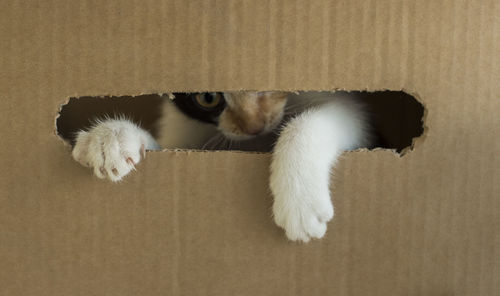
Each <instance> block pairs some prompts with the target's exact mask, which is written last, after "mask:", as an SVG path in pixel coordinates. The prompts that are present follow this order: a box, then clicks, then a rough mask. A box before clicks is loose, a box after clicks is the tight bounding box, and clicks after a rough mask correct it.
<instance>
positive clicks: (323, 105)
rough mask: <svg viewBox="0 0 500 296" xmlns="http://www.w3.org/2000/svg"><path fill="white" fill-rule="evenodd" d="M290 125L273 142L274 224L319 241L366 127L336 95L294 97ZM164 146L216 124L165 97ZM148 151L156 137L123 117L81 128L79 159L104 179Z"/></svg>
mask: <svg viewBox="0 0 500 296" xmlns="http://www.w3.org/2000/svg"><path fill="white" fill-rule="evenodd" d="M290 111H291V112H293V113H296V114H298V115H296V116H295V117H292V119H290V120H289V121H288V122H285V124H284V127H283V129H282V131H281V133H280V135H279V138H278V141H277V142H276V145H275V148H274V152H273V157H272V163H271V178H270V188H271V191H272V193H273V196H274V204H273V214H274V220H275V222H276V224H277V225H279V226H280V227H282V228H284V229H285V232H286V235H287V237H288V238H289V239H290V240H299V241H304V242H307V241H309V240H310V239H311V238H321V237H323V236H324V235H325V232H326V228H327V226H326V223H327V222H328V221H329V220H331V219H332V217H333V204H332V201H331V198H330V188H329V185H330V184H329V181H330V171H331V169H332V167H333V166H334V165H335V162H336V160H337V158H338V156H339V155H340V154H341V152H342V151H343V150H350V149H356V148H359V147H366V146H367V145H368V144H369V132H368V130H369V127H368V126H367V119H366V116H365V113H364V111H363V106H362V105H361V104H359V103H358V102H357V101H356V100H355V98H353V97H351V96H349V97H342V96H338V95H335V94H334V95H332V94H331V93H323V92H309V93H301V94H294V95H291V96H290V98H289V106H288V107H287V112H290ZM160 128H161V131H160V133H161V136H160V143H161V144H162V147H163V148H195V149H196V148H198V149H200V148H202V146H203V144H204V143H206V142H207V140H209V139H210V138H211V137H212V136H214V135H215V134H216V133H217V130H216V128H215V127H214V126H212V125H209V124H204V123H200V122H198V121H195V120H193V119H191V118H188V117H187V116H185V115H184V114H182V113H181V112H180V111H178V110H177V109H176V107H175V106H173V103H172V102H170V101H167V102H165V104H164V109H163V116H162V119H161V122H160ZM144 149H148V150H153V149H160V146H159V145H158V144H157V143H156V142H155V140H154V139H153V137H152V136H151V135H150V134H149V133H148V132H147V131H145V130H143V129H141V128H139V127H138V126H137V125H135V124H134V123H132V122H130V121H129V120H126V119H108V120H104V121H100V122H98V123H97V124H96V125H95V126H94V127H93V128H91V129H90V130H89V131H81V132H79V133H78V136H77V140H76V145H75V148H74V150H73V157H74V158H75V160H77V161H78V162H80V163H81V164H83V165H85V166H89V167H92V168H93V169H94V174H95V175H96V176H97V177H99V178H108V179H110V180H111V181H119V180H121V179H122V178H123V177H124V176H125V175H127V174H128V173H129V172H130V171H131V170H133V169H134V165H135V164H137V163H138V162H139V161H140V159H141V152H143V151H144Z"/></svg>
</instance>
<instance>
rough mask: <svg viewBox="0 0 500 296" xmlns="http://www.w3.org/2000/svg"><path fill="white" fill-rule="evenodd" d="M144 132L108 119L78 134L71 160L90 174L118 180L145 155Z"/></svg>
mask: <svg viewBox="0 0 500 296" xmlns="http://www.w3.org/2000/svg"><path fill="white" fill-rule="evenodd" d="M145 133H146V132H145V131H144V130H142V129H141V128H139V127H138V126H136V125H135V124H133V123H132V122H130V121H127V120H115V119H110V120H106V121H104V122H100V123H98V124H97V125H96V126H94V127H93V128H91V129H90V130H89V131H81V132H79V133H78V136H77V139H76V144H75V147H74V148H73V152H72V154H73V158H74V159H75V160H76V161H78V162H79V163H81V164H82V165H84V166H87V167H91V168H93V169H94V174H95V175H96V176H97V177H99V178H101V179H104V178H107V179H109V180H111V181H120V180H121V179H122V178H123V177H124V176H125V175H127V174H128V173H129V172H130V171H131V170H133V169H135V164H137V163H139V161H140V160H141V155H142V156H143V157H144V156H145V148H146V141H147V137H146V136H145Z"/></svg>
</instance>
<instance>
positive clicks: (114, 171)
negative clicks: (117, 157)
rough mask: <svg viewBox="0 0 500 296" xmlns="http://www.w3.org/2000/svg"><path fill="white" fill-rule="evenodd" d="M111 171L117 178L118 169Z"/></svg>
mask: <svg viewBox="0 0 500 296" xmlns="http://www.w3.org/2000/svg"><path fill="white" fill-rule="evenodd" d="M111 171H112V172H113V174H114V175H115V176H118V170H117V169H116V168H113V169H112V170H111Z"/></svg>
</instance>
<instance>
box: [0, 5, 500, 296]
mask: <svg viewBox="0 0 500 296" xmlns="http://www.w3.org/2000/svg"><path fill="white" fill-rule="evenodd" d="M0 6H1V9H0V40H2V41H1V42H0V89H1V92H0V110H1V112H2V116H1V117H0V129H1V131H0V134H1V136H2V137H1V138H2V141H1V145H0V167H1V168H2V172H1V173H0V264H1V268H0V294H1V295H51V296H52V295H332V294H334V295H496V294H498V293H499V290H500V256H499V252H498V246H499V245H500V201H499V199H500V185H499V184H500V183H499V180H500V175H499V172H498V168H499V167H500V157H498V153H499V152H500V140H499V138H500V132H499V130H500V117H499V116H498V114H499V111H500V100H499V98H500V84H499V83H498V81H500V67H499V60H500V59H499V58H500V57H499V54H498V53H499V52H500V48H499V43H500V41H499V37H498V36H500V24H499V22H500V20H499V18H498V15H500V5H498V3H497V1H494V0H489V1H488V0H486V1H431V0H428V1H425V0H421V1H319V0H318V1H314V0H312V1H180V0H179V1H164V2H162V3H159V2H158V1H141V2H128V3H123V2H118V1H78V2H67V1H58V0H53V1H38V2H32V1H3V2H2V3H1V4H0ZM335 88H341V89H351V90H364V89H367V90H382V89H391V90H400V89H403V90H405V91H407V92H408V93H410V94H412V95H415V96H416V97H417V98H418V99H419V100H420V101H421V102H422V103H423V104H424V105H425V107H426V109H427V114H426V119H425V125H426V132H425V135H424V136H423V137H422V138H420V139H419V140H418V141H417V142H416V145H415V148H414V150H413V151H412V152H410V153H407V154H406V155H405V156H404V157H398V156H396V155H394V154H393V153H392V152H390V151H376V152H353V153H346V154H345V155H344V157H343V160H342V161H341V162H340V164H339V167H338V168H337V169H336V173H335V177H334V178H333V180H334V182H333V184H332V192H333V196H334V204H335V206H336V216H335V218H334V220H333V221H332V222H331V223H329V230H328V233H327V237H326V238H325V239H323V240H320V241H315V242H312V243H310V244H294V243H290V242H287V241H286V239H285V236H284V235H283V233H282V232H281V230H280V229H278V228H277V227H275V226H274V225H273V223H272V219H271V217H270V205H271V202H272V200H271V197H270V195H269V191H268V187H267V186H268V185H267V178H268V173H267V171H268V165H269V155H268V154H246V153H237V152H211V153H204V152H162V153H148V157H147V159H146V160H145V161H144V162H143V163H141V164H140V165H139V167H138V169H139V172H138V173H135V174H133V175H131V176H130V177H128V178H127V179H126V181H124V182H123V183H122V184H120V185H116V184H110V183H106V182H101V181H99V180H97V179H96V178H93V177H91V176H90V171H89V170H87V169H85V168H83V167H80V166H79V165H77V164H76V163H75V162H74V161H73V160H72V159H71V157H70V148H69V147H68V146H67V145H65V144H64V143H63V141H62V140H60V139H59V138H58V137H57V136H56V132H55V116H56V114H57V112H58V109H59V106H60V105H61V104H62V103H64V102H66V101H67V100H68V98H69V97H76V96H97V95H106V94H109V95H139V94H143V93H164V92H169V91H190V90H199V91H203V90H233V89H259V90H267V89H288V90H290V89H299V90H308V89H315V90H320V89H335Z"/></svg>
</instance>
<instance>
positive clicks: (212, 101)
mask: <svg viewBox="0 0 500 296" xmlns="http://www.w3.org/2000/svg"><path fill="white" fill-rule="evenodd" d="M195 99H196V103H198V105H200V106H201V107H203V108H207V109H210V108H214V107H216V106H218V105H219V104H220V103H222V100H223V98H222V94H221V93H201V94H197V95H196V97H195Z"/></svg>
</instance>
